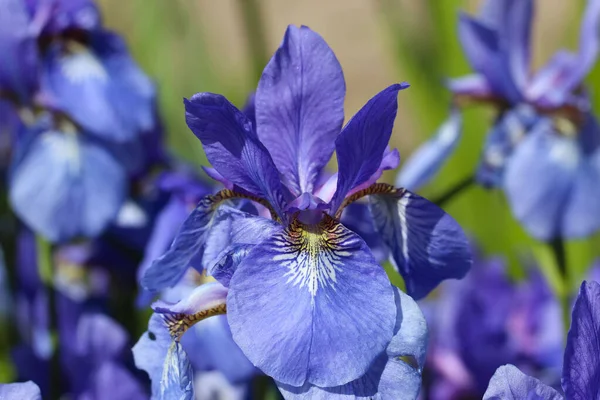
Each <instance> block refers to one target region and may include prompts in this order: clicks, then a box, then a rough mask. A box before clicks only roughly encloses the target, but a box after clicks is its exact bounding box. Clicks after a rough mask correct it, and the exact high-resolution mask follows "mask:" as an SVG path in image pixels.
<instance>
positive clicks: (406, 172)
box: [396, 111, 462, 190]
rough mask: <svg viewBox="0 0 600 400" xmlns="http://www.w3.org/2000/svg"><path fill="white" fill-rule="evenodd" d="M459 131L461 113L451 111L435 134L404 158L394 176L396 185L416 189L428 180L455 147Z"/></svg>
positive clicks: (460, 129)
mask: <svg viewBox="0 0 600 400" xmlns="http://www.w3.org/2000/svg"><path fill="white" fill-rule="evenodd" d="M461 132H462V118H461V115H460V113H459V112H458V111H453V112H452V115H451V116H450V118H449V119H448V120H447V121H446V122H444V124H443V125H442V126H440V128H439V129H438V131H437V132H436V134H435V136H434V137H433V138H432V139H429V140H428V141H427V142H425V143H424V144H422V145H421V146H420V147H419V148H418V149H417V150H416V151H415V152H414V153H413V154H412V155H411V156H410V158H409V159H408V160H406V162H405V163H404V166H403V167H402V169H401V170H400V173H399V174H398V177H397V178H396V186H398V187H403V188H406V189H410V190H417V189H418V188H420V187H421V186H423V185H425V184H426V183H427V182H429V181H430V180H431V179H432V178H433V177H434V176H435V174H436V173H437V172H438V170H439V169H440V167H441V166H442V164H443V163H444V162H445V161H446V160H447V159H448V157H449V156H450V155H451V154H452V152H453V151H454V149H455V148H456V145H457V144H458V140H459V139H460V136H461Z"/></svg>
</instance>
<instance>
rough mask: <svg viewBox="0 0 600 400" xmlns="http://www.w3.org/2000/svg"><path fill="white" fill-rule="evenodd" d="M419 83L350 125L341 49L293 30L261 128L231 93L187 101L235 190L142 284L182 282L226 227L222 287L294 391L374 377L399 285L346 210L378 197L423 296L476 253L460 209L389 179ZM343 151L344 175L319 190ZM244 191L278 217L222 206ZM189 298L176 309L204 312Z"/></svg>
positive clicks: (377, 215)
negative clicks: (405, 96)
mask: <svg viewBox="0 0 600 400" xmlns="http://www.w3.org/2000/svg"><path fill="white" fill-rule="evenodd" d="M406 87H407V85H406V84H395V85H392V86H390V87H388V88H387V89H385V90H383V91H381V92H380V93H379V94H377V95H376V96H375V97H373V98H372V99H371V100H369V102H367V104H366V105H365V106H364V107H363V108H362V109H361V110H360V111H359V112H358V113H357V114H356V115H355V116H354V117H353V118H352V119H350V121H349V122H348V123H347V125H346V126H345V127H344V128H343V129H342V123H343V120H344V115H343V103H344V95H345V83H344V78H343V74H342V70H341V67H340V65H339V63H338V61H337V59H336V57H335V55H334V54H333V52H332V50H331V49H330V48H329V46H328V45H327V44H326V43H325V41H324V40H323V39H322V38H321V37H320V36H319V35H318V34H316V33H315V32H313V31H311V30H310V29H309V28H307V27H301V28H297V27H294V26H290V27H289V28H288V30H287V32H286V35H285V37H284V40H283V43H282V45H281V46H280V48H279V49H278V50H277V52H276V53H275V55H274V56H273V58H272V59H271V61H270V62H269V63H268V65H267V66H266V68H265V71H264V72H263V75H262V78H261V80H260V82H259V85H258V89H257V92H256V97H255V108H256V110H255V113H256V114H255V115H256V125H254V124H253V123H252V122H251V121H250V120H249V119H248V118H247V117H246V116H245V115H244V114H243V113H242V112H241V111H239V110H238V109H237V108H236V107H234V106H233V105H232V104H231V103H230V102H229V101H227V99H225V98H224V97H223V96H220V95H216V94H212V93H199V94H196V95H195V96H193V97H192V98H191V99H190V100H186V101H185V106H186V119H187V123H188V126H189V127H190V129H191V130H192V132H194V134H195V135H196V136H197V137H198V138H199V139H200V141H201V142H202V144H203V146H204V149H205V152H206V155H207V158H208V160H209V161H210V162H211V164H212V167H213V168H214V172H215V173H216V174H218V175H219V176H220V177H221V179H220V181H221V182H224V183H225V185H226V187H227V189H224V190H222V191H220V192H218V193H217V194H214V195H210V196H207V197H205V198H203V199H202V200H200V202H199V204H198V206H197V207H196V208H195V209H194V210H193V211H192V213H191V214H190V216H189V217H188V218H187V220H186V221H185V222H184V223H183V225H182V227H181V229H180V231H179V234H178V235H177V237H176V238H175V240H174V241H173V244H172V245H171V248H170V249H169V251H168V252H167V253H166V254H165V255H163V256H162V257H161V258H159V259H158V260H156V261H155V263H154V264H153V265H152V267H151V268H150V270H149V271H148V274H147V275H146V277H144V279H143V280H142V284H143V285H144V286H145V287H146V288H148V289H151V290H155V291H158V290H162V289H164V287H165V286H168V285H174V284H175V282H172V281H171V280H166V281H165V280H161V279H160V276H161V274H160V273H159V272H158V271H161V270H162V271H163V273H164V274H167V275H174V276H181V275H180V274H179V275H178V274H173V273H172V270H178V271H185V269H186V268H187V266H188V265H189V262H190V260H191V259H192V257H194V256H195V255H196V254H197V253H198V251H199V249H201V248H202V247H203V246H205V245H206V244H207V243H208V242H209V241H210V240H211V238H213V237H215V236H216V237H219V235H221V236H220V237H221V238H222V237H223V230H225V231H226V232H228V235H227V236H226V237H227V241H228V246H227V247H226V248H225V249H224V250H223V251H222V253H221V255H220V257H217V259H218V261H217V262H216V263H215V264H214V265H213V266H210V265H208V264H207V266H208V271H209V273H211V274H212V275H213V276H214V277H215V278H216V279H217V280H218V281H219V282H220V283H221V284H222V285H223V288H224V289H225V290H223V289H222V288H218V291H219V293H220V295H221V297H222V298H221V301H222V303H223V307H226V312H227V319H228V322H229V325H230V327H231V331H232V334H233V339H234V340H235V342H236V343H237V345H238V346H239V347H240V348H241V349H242V351H243V352H244V354H245V355H246V356H247V357H248V359H249V360H250V361H251V362H252V363H253V364H254V365H256V366H257V367H258V368H260V369H261V370H262V371H263V372H265V373H266V374H268V375H270V376H272V377H273V378H275V380H276V381H278V382H279V384H280V385H283V387H285V388H287V389H285V390H286V391H288V392H290V393H301V392H302V391H306V390H317V389H310V388H313V387H316V388H339V387H340V386H344V385H346V384H349V383H350V382H353V381H356V380H360V379H361V378H362V377H365V374H367V373H369V372H370V371H371V367H372V366H373V363H374V362H376V361H377V360H378V357H383V355H385V354H393V357H392V358H391V359H392V360H396V359H397V355H398V354H397V353H396V349H395V348H392V349H390V346H392V344H391V343H393V339H392V338H393V337H394V335H395V334H396V333H397V332H398V330H396V328H397V322H398V321H397V318H398V316H399V315H401V313H402V311H401V307H400V308H399V304H398V303H399V301H396V299H395V298H397V297H398V296H399V295H398V294H397V293H396V292H395V290H394V288H393V287H392V285H391V284H390V282H389V280H388V278H387V275H386V273H385V271H384V270H383V268H382V267H381V266H380V265H379V264H378V263H377V262H376V260H375V258H374V256H373V255H372V253H371V251H370V250H369V248H368V247H367V245H366V244H365V242H364V241H363V240H362V239H361V238H360V237H359V236H358V235H357V234H356V233H354V232H352V231H351V230H349V229H348V228H347V227H345V226H344V225H342V224H341V223H340V222H339V218H340V216H341V213H342V211H343V209H344V208H345V207H346V206H347V205H348V204H350V203H352V202H353V201H355V200H357V199H359V198H362V197H365V196H369V200H370V208H371V213H372V215H373V221H374V225H375V227H376V228H377V231H378V232H379V234H380V235H381V237H382V239H383V241H384V243H385V244H386V246H387V247H388V248H389V249H390V253H391V254H392V259H393V261H394V264H395V266H396V268H397V269H398V271H399V272H400V273H401V274H402V275H403V277H404V279H405V282H406V286H407V289H408V293H409V295H411V296H413V297H416V298H419V297H423V296H425V295H427V293H429V291H431V290H432V289H433V288H434V287H435V286H436V285H437V284H438V283H439V282H440V281H441V280H443V279H447V278H460V277H462V276H464V274H465V273H466V272H467V270H468V269H469V267H470V263H471V260H470V251H469V248H468V244H467V239H466V237H465V235H464V233H463V232H462V229H461V228H460V226H459V225H458V224H457V223H456V222H455V221H454V220H453V219H452V218H451V217H450V216H449V215H447V214H446V213H445V212H444V211H442V210H441V209H439V208H438V207H437V206H435V205H434V204H432V203H430V202H429V201H427V200H425V199H423V198H422V197H420V196H417V195H416V194H413V193H411V192H409V191H408V190H405V189H395V188H394V187H392V186H390V185H387V184H381V183H379V184H378V183H376V180H377V179H378V178H379V177H380V176H381V174H382V172H383V170H385V169H388V168H390V166H392V165H393V166H397V163H398V153H397V151H395V150H394V151H390V150H389V149H387V144H388V141H389V138H390V135H391V131H392V127H393V123H394V119H395V117H396V112H397V95H398V92H399V91H400V90H402V89H405V88H406ZM334 151H336V153H337V159H338V166H339V168H338V173H337V174H336V175H334V177H333V182H334V183H333V185H327V184H324V185H323V186H321V187H318V186H317V185H316V182H318V180H319V177H320V175H321V173H322V170H323V167H324V166H325V165H326V164H327V162H328V161H329V159H330V158H331V156H332V154H333V152H334ZM331 186H334V187H335V190H330V189H331ZM322 189H323V190H322ZM234 199H246V200H252V201H254V202H256V203H258V204H259V205H260V206H261V207H262V208H263V209H265V210H267V214H266V215H270V218H265V217H264V216H256V215H254V214H251V213H246V212H243V211H241V210H238V209H234V208H231V207H228V206H227V205H221V203H223V202H226V201H228V200H234ZM262 214H263V215H264V213H262ZM213 229H216V230H217V233H214V232H213ZM221 241H222V240H221ZM153 269H154V270H156V271H155V272H154V273H153V274H151V275H150V272H151V270H153ZM206 290H208V289H206ZM216 290H217V289H216ZM186 304H187V303H186ZM188 306H189V307H191V306H190V305H189V304H187V305H185V306H183V305H182V306H179V307H178V308H177V310H178V311H177V312H176V313H175V314H177V313H180V314H182V315H185V314H186V313H188V312H191V311H192V310H193V309H194V308H193V307H191V308H188ZM211 307H212V308H210V310H213V311H210V312H216V311H214V310H217V308H216V307H217V306H216V305H214V304H213V305H212V306H211ZM219 307H220V306H219ZM200 309H201V310H204V312H206V305H203V307H201V308H200ZM165 310H167V308H165ZM218 310H219V311H221V312H225V309H224V308H223V309H222V310H221V309H218ZM156 311H157V308H156V307H155V312H156ZM164 312H165V313H169V312H170V313H174V311H173V310H171V311H164ZM194 312H195V313H196V311H194ZM171 319H172V320H174V321H176V320H177V318H176V317H172V318H171ZM184 320H185V318H184ZM405 323H406V325H407V326H406V327H405V329H408V330H410V329H411V328H409V327H410V326H413V328H414V329H417V325H418V324H416V325H411V324H412V322H410V321H408V320H406V321H404V320H403V323H402V326H404V325H405ZM173 324H174V325H177V324H176V323H175V322H174V323H173ZM184 325H185V324H184ZM400 331H402V329H400ZM419 337H422V335H421V336H419ZM392 347H393V346H392ZM174 351H175V350H174ZM386 351H387V353H386ZM409 354H411V355H413V356H414V357H416V358H417V360H418V359H419V357H417V355H415V354H414V352H411V353H409ZM400 355H402V354H400ZM393 370H394V371H397V370H396V369H395V368H393ZM415 371H417V370H415ZM167 375H168V374H167ZM384 375H385V373H384ZM379 376H380V377H381V375H379ZM417 376H419V377H420V374H419V373H416V374H414V375H413V378H417ZM382 381H383V378H382ZM369 382H372V381H371V380H369ZM397 382H398V385H405V384H406V385H409V386H410V385H412V384H414V381H413V380H402V379H400V380H398V381H397ZM352 388H356V386H352ZM331 390H338V389H331ZM339 390H344V391H346V390H354V389H350V388H345V389H339Z"/></svg>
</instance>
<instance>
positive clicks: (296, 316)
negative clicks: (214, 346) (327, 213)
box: [227, 217, 396, 386]
mask: <svg viewBox="0 0 600 400" xmlns="http://www.w3.org/2000/svg"><path fill="white" fill-rule="evenodd" d="M227 306H228V313H227V316H228V320H229V324H230V326H231V331H232V333H233V338H234V340H235V341H236V343H237V344H238V345H239V346H240V348H241V349H242V350H243V351H244V353H245V354H246V356H248V358H249V359H250V361H251V362H252V363H253V364H254V365H256V366H257V367H258V368H260V369H261V370H263V371H264V372H265V373H267V374H268V375H270V376H272V377H273V378H274V379H276V380H278V381H280V382H283V383H285V384H288V385H294V386H302V385H303V384H304V383H305V382H310V383H313V384H315V385H319V386H336V385H339V384H344V383H346V382H349V381H351V380H353V379H356V378H358V377H360V376H362V375H363V374H364V373H365V372H366V371H367V370H368V368H369V366H370V364H371V363H372V362H373V360H374V359H375V357H376V356H377V355H378V354H379V353H381V352H382V351H383V350H384V349H385V346H386V345H387V344H388V343H389V341H390V339H391V337H392V335H393V328H394V326H393V325H394V322H395V316H396V307H395V305H394V300H393V291H392V286H391V285H390V283H389V280H388V278H387V276H386V274H385V271H384V270H383V268H381V267H380V266H379V265H377V263H376V262H375V260H374V259H373V256H372V255H371V253H370V251H369V249H368V248H367V246H366V244H365V243H364V242H363V241H362V239H360V238H359V237H358V236H357V235H356V234H354V233H352V232H351V231H349V230H348V229H346V228H344V227H343V226H342V225H341V224H339V223H336V222H335V221H334V220H333V219H332V218H330V217H325V219H324V220H323V221H322V222H321V223H320V224H319V225H318V226H306V225H302V224H300V223H299V222H298V221H297V220H295V221H294V222H292V224H291V225H290V226H289V227H288V228H287V229H286V230H284V231H283V232H280V233H276V234H275V235H274V236H273V237H272V238H270V239H268V240H266V241H264V242H263V243H261V244H260V245H257V246H256V247H255V248H254V249H253V250H252V251H251V252H250V254H248V256H247V257H246V258H245V259H244V260H243V261H242V263H241V264H240V265H239V266H238V268H237V270H236V272H235V274H234V275H233V278H232V279H231V282H230V292H229V296H228V298H227Z"/></svg>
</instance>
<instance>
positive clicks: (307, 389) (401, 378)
mask: <svg viewBox="0 0 600 400" xmlns="http://www.w3.org/2000/svg"><path fill="white" fill-rule="evenodd" d="M394 293H395V299H396V307H397V308H398V312H397V315H396V328H395V332H396V333H395V334H394V337H393V338H392V341H391V342H390V345H389V346H388V347H387V350H386V354H381V355H380V356H378V357H377V358H376V359H375V361H374V362H373V363H372V364H371V366H370V367H369V370H368V372H367V373H366V374H364V375H363V376H361V377H360V378H359V379H356V380H354V381H352V382H350V383H347V384H345V385H342V386H337V387H325V388H323V387H318V386H314V385H311V384H309V383H307V384H305V385H304V386H303V387H300V388H297V387H293V386H289V385H285V384H282V383H280V382H278V383H277V386H278V387H279V390H280V391H281V393H282V394H283V397H284V398H285V399H286V400H292V399H294V400H302V399H312V400H319V399H323V400H324V399H337V400H354V399H356V400H362V399H364V400H368V399H379V400H384V399H410V400H412V399H416V398H417V395H418V393H419V390H420V388H421V370H422V368H423V363H424V361H425V352H426V348H427V324H426V322H425V317H424V316H423V313H421V311H420V310H419V306H418V305H417V303H415V301H414V300H413V299H411V298H410V297H409V296H408V295H406V294H404V293H403V292H402V291H401V290H399V289H398V288H395V289H394ZM403 356H410V357H414V358H415V359H416V360H417V364H418V365H417V366H416V368H414V367H412V366H410V365H409V364H407V363H406V362H404V361H403V360H402V359H400V357H403Z"/></svg>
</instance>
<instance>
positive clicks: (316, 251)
mask: <svg viewBox="0 0 600 400" xmlns="http://www.w3.org/2000/svg"><path fill="white" fill-rule="evenodd" d="M357 240H358V239H357V238H355V237H353V236H352V234H351V233H350V232H349V231H347V230H345V229H343V227H342V225H340V224H339V223H338V222H337V221H335V220H334V219H333V218H331V217H328V216H326V217H325V218H324V219H323V220H322V221H321V222H320V223H319V224H317V225H305V224H302V223H301V222H299V221H297V220H295V221H293V222H292V223H291V224H290V226H289V227H288V228H287V229H286V230H285V231H283V232H282V233H280V234H278V235H277V236H276V237H275V238H274V244H275V246H274V249H275V250H276V251H277V252H279V254H276V255H275V256H273V261H276V262H279V263H281V265H282V266H284V267H285V268H287V272H286V273H285V275H284V276H286V277H287V278H288V279H287V283H289V284H291V285H292V286H297V287H300V288H306V289H307V290H308V292H309V293H310V295H311V296H312V297H313V299H314V297H315V296H316V294H317V291H318V290H319V289H325V288H331V289H333V290H336V284H337V274H338V273H339V272H340V271H341V270H342V268H343V265H344V262H345V260H344V259H345V258H348V257H350V256H351V255H352V252H351V251H348V249H349V248H353V247H356V246H357V245H358V244H357ZM313 301H314V300H313Z"/></svg>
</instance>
